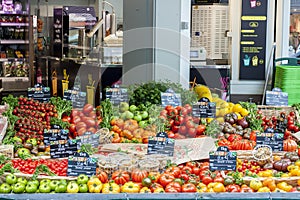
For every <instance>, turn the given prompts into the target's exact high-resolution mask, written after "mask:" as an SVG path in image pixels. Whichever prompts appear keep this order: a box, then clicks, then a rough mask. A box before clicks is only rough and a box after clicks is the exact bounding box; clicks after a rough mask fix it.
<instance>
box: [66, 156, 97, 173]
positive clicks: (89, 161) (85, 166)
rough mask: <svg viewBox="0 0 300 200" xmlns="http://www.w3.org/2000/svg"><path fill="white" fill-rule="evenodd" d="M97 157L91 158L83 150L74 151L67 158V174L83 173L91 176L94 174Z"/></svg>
mask: <svg viewBox="0 0 300 200" xmlns="http://www.w3.org/2000/svg"><path fill="white" fill-rule="evenodd" d="M96 168H97V159H96V158H91V157H90V156H89V155H88V154H87V153H85V152H76V153H74V154H73V155H71V156H69V158H68V170H67V175H68V176H79V175H80V174H85V175H87V176H93V175H95V174H96Z"/></svg>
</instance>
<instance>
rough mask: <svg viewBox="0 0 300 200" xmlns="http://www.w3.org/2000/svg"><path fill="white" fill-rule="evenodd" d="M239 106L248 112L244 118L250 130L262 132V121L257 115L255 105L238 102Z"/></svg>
mask: <svg viewBox="0 0 300 200" xmlns="http://www.w3.org/2000/svg"><path fill="white" fill-rule="evenodd" d="M239 104H241V106H242V107H243V108H245V109H247V110H248V112H249V114H248V116H247V117H246V120H247V121H248V123H249V126H250V128H251V129H252V130H257V131H263V128H262V126H261V124H262V119H261V117H260V116H259V115H258V113H257V105H256V104H255V103H250V102H241V101H240V102H239Z"/></svg>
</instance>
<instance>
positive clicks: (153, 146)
mask: <svg viewBox="0 0 300 200" xmlns="http://www.w3.org/2000/svg"><path fill="white" fill-rule="evenodd" d="M174 145H175V140H174V139H171V138H168V135H167V133H165V132H160V133H157V135H156V137H149V139H148V154H164V155H168V156H173V154H174Z"/></svg>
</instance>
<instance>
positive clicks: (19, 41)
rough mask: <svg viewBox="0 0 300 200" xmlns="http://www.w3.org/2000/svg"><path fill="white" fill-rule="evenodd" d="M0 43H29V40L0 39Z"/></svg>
mask: <svg viewBox="0 0 300 200" xmlns="http://www.w3.org/2000/svg"><path fill="white" fill-rule="evenodd" d="M0 44H29V40H0Z"/></svg>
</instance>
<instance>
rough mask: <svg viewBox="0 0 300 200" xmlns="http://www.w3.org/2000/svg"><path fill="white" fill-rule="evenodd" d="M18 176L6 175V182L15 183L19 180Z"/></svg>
mask: <svg viewBox="0 0 300 200" xmlns="http://www.w3.org/2000/svg"><path fill="white" fill-rule="evenodd" d="M17 180H18V179H17V177H16V175H14V174H8V175H6V177H5V182H6V183H7V184H9V185H12V184H15V183H16V182H17Z"/></svg>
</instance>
